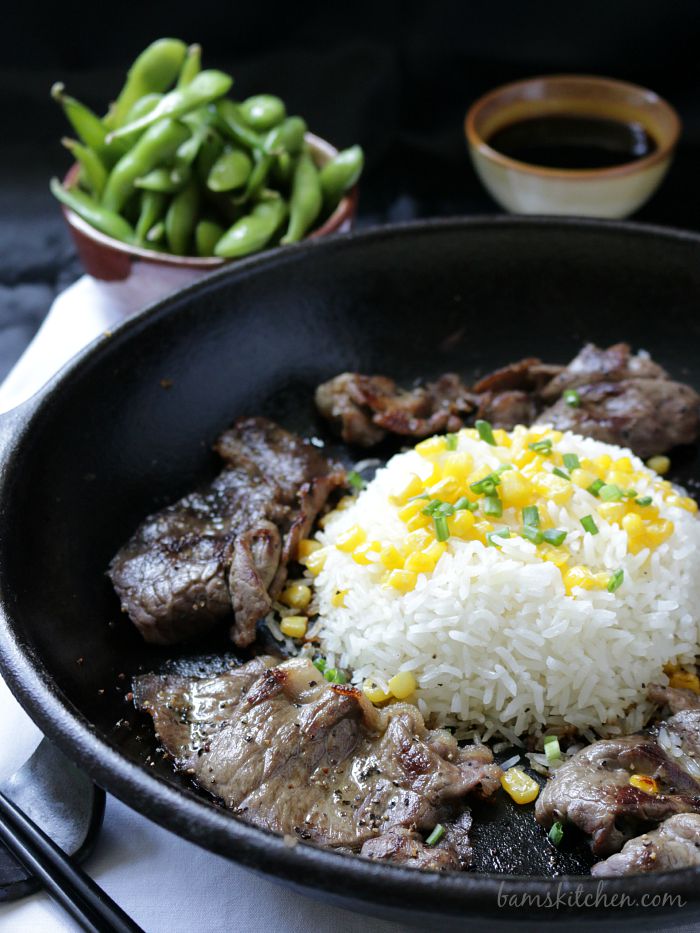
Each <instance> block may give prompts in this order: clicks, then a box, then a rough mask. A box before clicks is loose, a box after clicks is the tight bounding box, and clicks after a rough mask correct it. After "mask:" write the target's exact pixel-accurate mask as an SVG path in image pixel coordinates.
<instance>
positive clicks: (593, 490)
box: [588, 479, 605, 496]
mask: <svg viewBox="0 0 700 933" xmlns="http://www.w3.org/2000/svg"><path fill="white" fill-rule="evenodd" d="M603 486H605V483H604V482H603V480H602V479H596V480H593V482H592V483H591V485H590V486H589V487H588V492H590V494H591V495H592V496H597V495H598V493H599V492H600V490H601V489H602V488H603Z"/></svg>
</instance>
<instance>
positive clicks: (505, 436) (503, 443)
mask: <svg viewBox="0 0 700 933" xmlns="http://www.w3.org/2000/svg"><path fill="white" fill-rule="evenodd" d="M493 439H494V440H495V441H496V443H497V444H498V446H499V447H510V445H511V443H512V441H511V439H510V434H509V433H508V432H507V431H504V430H503V428H494V429H493Z"/></svg>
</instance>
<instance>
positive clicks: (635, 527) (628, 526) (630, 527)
mask: <svg viewBox="0 0 700 933" xmlns="http://www.w3.org/2000/svg"><path fill="white" fill-rule="evenodd" d="M620 524H621V525H622V527H623V529H624V530H625V531H626V532H627V534H628V535H629V536H630V537H631V538H637V537H639V535H641V534H643V533H644V521H643V520H642V519H641V518H640V517H639V515H637V514H636V513H635V512H628V514H627V515H625V516H624V517H623V519H622V521H621V523H620Z"/></svg>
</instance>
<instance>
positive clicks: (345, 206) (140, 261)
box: [62, 133, 357, 287]
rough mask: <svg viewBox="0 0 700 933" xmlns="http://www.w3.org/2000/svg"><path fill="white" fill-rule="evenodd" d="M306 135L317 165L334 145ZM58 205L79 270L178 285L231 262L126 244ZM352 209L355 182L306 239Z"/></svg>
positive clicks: (72, 174)
mask: <svg viewBox="0 0 700 933" xmlns="http://www.w3.org/2000/svg"><path fill="white" fill-rule="evenodd" d="M306 141H307V143H308V144H309V147H310V149H311V152H312V155H313V156H314V160H315V161H316V162H317V164H318V165H323V164H324V163H325V162H327V161H328V160H329V159H332V158H333V156H335V155H337V153H338V150H337V149H336V148H335V147H334V146H332V145H331V144H330V143H329V142H327V141H326V140H325V139H321V138H320V137H319V136H314V134H313V133H307V134H306ZM77 172H78V166H77V165H74V166H73V167H72V168H71V169H70V171H69V172H68V174H67V175H66V177H65V179H64V184H66V185H68V186H70V185H71V184H73V183H74V182H75V180H76V175H77ZM62 210H63V216H64V217H65V220H66V223H67V224H68V229H69V230H70V233H71V236H72V238H73V242H74V243H75V247H76V250H77V251H78V255H79V256H80V260H81V262H82V264H83V267H84V268H85V271H86V272H87V273H88V274H89V275H91V276H92V277H93V278H95V279H99V280H101V281H105V282H124V281H126V280H127V279H128V280H129V285H132V284H133V285H137V286H138V283H139V282H140V281H146V280H147V279H148V280H150V282H151V284H152V279H153V277H154V276H156V277H158V278H160V279H162V280H163V281H164V283H167V284H168V285H172V286H174V287H179V286H180V285H184V284H186V283H187V282H190V281H194V280H195V279H197V278H200V277H201V276H202V275H205V274H206V273H207V272H211V271H212V270H213V269H218V268H220V267H221V266H223V265H225V264H226V263H229V262H235V260H230V259H219V258H217V257H215V256H207V257H200V256H173V255H172V254H170V253H159V252H156V251H155V250H149V249H142V248H140V247H138V246H129V245H128V244H126V243H122V242H121V241H120V240H115V239H113V238H112V237H110V236H107V235H106V234H104V233H101V232H100V231H99V230H95V228H94V227H91V226H90V224H88V223H87V222H86V221H84V220H83V219H82V217H79V216H78V215H77V214H76V213H75V212H74V211H72V210H70V208H67V207H65V206H64V207H62ZM356 210H357V188H353V189H352V190H351V191H349V192H348V193H347V194H346V195H345V196H344V197H343V198H342V200H341V201H340V203H339V204H338V206H337V207H336V209H335V210H334V211H333V213H332V214H331V215H330V217H328V218H327V219H326V220H325V221H324V222H323V224H321V226H320V227H317V228H316V229H315V230H312V231H311V233H309V234H308V236H307V239H315V238H317V237H322V236H327V235H328V234H329V233H345V232H347V231H348V230H350V229H351V227H352V222H353V218H354V216H355V212H356Z"/></svg>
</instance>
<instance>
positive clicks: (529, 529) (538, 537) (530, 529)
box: [520, 525, 544, 544]
mask: <svg viewBox="0 0 700 933" xmlns="http://www.w3.org/2000/svg"><path fill="white" fill-rule="evenodd" d="M520 534H521V535H522V536H523V538H527V540H528V541H532V543H533V544H542V541H543V539H544V533H543V532H541V531H540V529H539V528H535V526H534V525H523V530H522V531H521V532H520Z"/></svg>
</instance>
